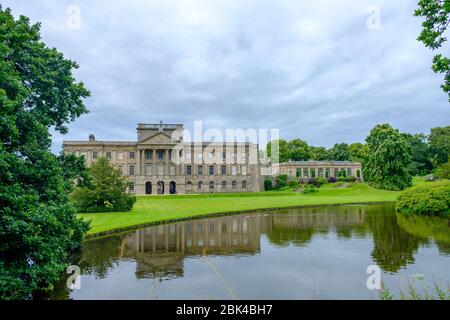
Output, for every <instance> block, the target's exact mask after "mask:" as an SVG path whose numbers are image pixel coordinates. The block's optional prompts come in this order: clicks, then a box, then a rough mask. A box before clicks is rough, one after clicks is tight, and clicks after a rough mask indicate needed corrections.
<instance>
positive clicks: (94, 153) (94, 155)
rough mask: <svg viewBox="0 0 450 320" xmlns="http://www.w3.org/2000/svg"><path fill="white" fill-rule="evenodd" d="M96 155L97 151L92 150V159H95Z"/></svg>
mask: <svg viewBox="0 0 450 320" xmlns="http://www.w3.org/2000/svg"><path fill="white" fill-rule="evenodd" d="M97 157H98V152H97V151H92V159H97Z"/></svg>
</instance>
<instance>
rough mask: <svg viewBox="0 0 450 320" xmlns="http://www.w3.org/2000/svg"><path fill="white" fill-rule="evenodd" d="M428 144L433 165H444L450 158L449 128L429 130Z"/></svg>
mask: <svg viewBox="0 0 450 320" xmlns="http://www.w3.org/2000/svg"><path fill="white" fill-rule="evenodd" d="M428 143H429V145H430V152H431V156H432V157H433V160H434V162H435V164H436V165H441V164H443V163H446V162H447V160H448V157H449V156H450V126H447V127H443V128H440V127H438V128H433V129H431V132H430V135H429V136H428Z"/></svg>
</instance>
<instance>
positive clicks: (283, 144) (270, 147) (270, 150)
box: [266, 139, 289, 163]
mask: <svg viewBox="0 0 450 320" xmlns="http://www.w3.org/2000/svg"><path fill="white" fill-rule="evenodd" d="M277 144H278V148H277V149H274V148H275V146H276V145H277ZM266 151H267V156H268V157H269V158H270V159H271V161H272V163H281V162H286V161H288V160H289V148H288V143H287V141H286V140H283V139H280V140H273V141H270V142H269V143H268V144H267V146H266Z"/></svg>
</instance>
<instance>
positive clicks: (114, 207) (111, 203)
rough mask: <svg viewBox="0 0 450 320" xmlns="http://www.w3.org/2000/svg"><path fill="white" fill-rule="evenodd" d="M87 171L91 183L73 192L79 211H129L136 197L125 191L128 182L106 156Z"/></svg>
mask: <svg viewBox="0 0 450 320" xmlns="http://www.w3.org/2000/svg"><path fill="white" fill-rule="evenodd" d="M88 172H89V174H90V176H91V177H92V183H91V184H90V185H88V186H83V187H79V188H77V189H76V190H75V191H74V193H73V199H74V201H75V203H76V205H77V207H78V210H79V212H106V211H129V210H131V209H132V208H133V205H134V203H135V202H136V197H135V196H134V195H132V194H129V193H128V192H127V188H128V186H129V184H130V183H129V182H128V180H127V179H126V178H125V177H124V176H122V174H121V172H120V171H119V170H118V169H117V168H115V167H114V166H113V165H111V164H110V163H109V160H108V159H107V158H104V157H102V158H99V159H97V161H95V162H94V163H93V164H92V165H91V167H90V168H89V169H88Z"/></svg>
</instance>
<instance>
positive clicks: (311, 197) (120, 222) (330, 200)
mask: <svg viewBox="0 0 450 320" xmlns="http://www.w3.org/2000/svg"><path fill="white" fill-rule="evenodd" d="M397 195H398V192H393V191H383V190H377V189H373V188H371V187H369V186H368V185H367V184H364V183H359V184H355V185H352V186H351V187H348V188H336V187H335V185H333V184H327V185H324V186H322V188H320V191H319V192H317V193H313V194H302V193H298V192H293V191H291V190H285V191H273V192H260V193H234V194H204V195H161V196H139V197H138V198H137V202H136V204H135V205H134V208H133V210H132V211H130V212H111V213H86V214H79V216H80V217H82V218H83V219H86V220H91V229H90V230H89V232H88V233H89V234H90V235H93V234H100V233H104V232H106V231H110V230H116V229H123V228H127V227H132V226H138V225H143V224H150V223H157V222H161V221H170V220H176V219H186V218H191V217H196V216H202V215H209V214H215V213H217V214H219V213H227V212H238V211H246V210H257V209H270V208H284V207H295V206H311V205H330V204H348V203H363V202H386V201H395V199H396V197H397Z"/></svg>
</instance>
